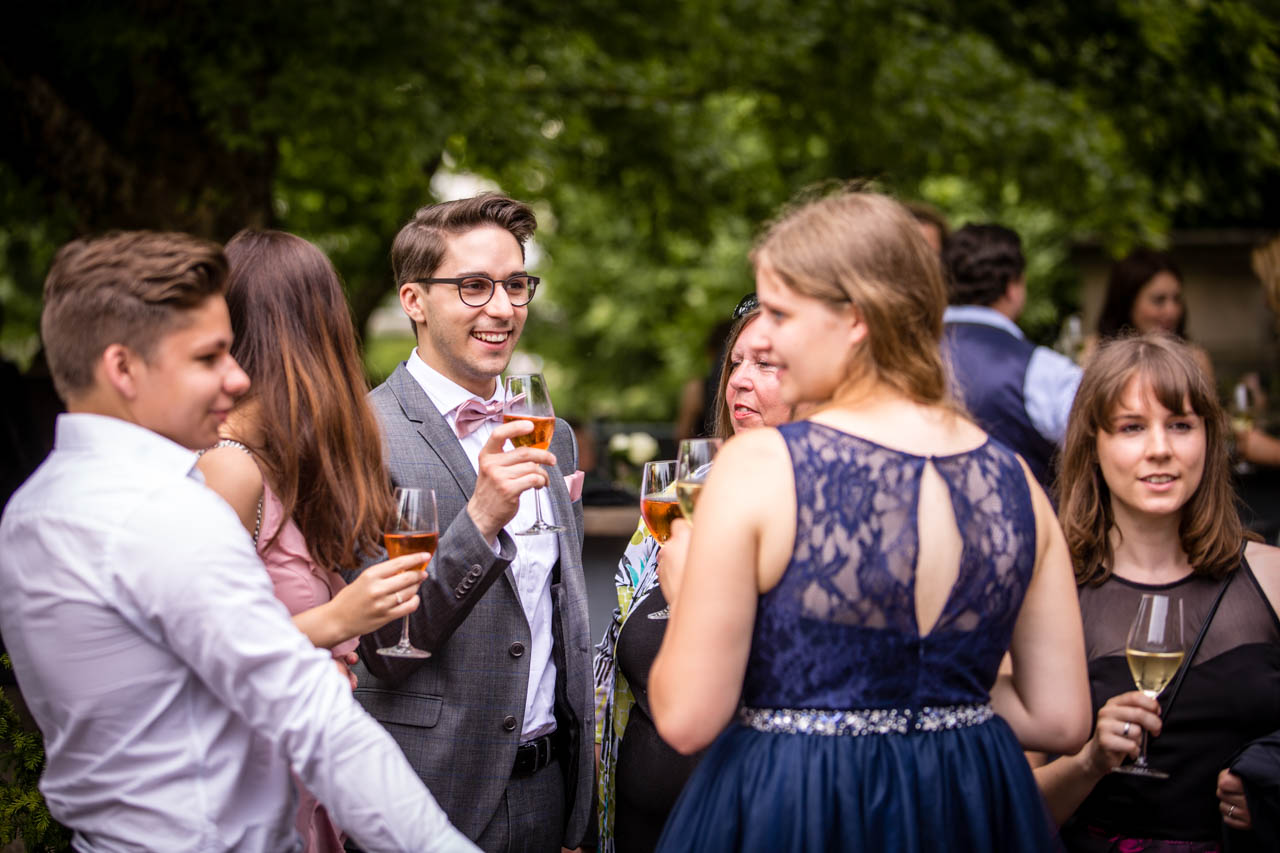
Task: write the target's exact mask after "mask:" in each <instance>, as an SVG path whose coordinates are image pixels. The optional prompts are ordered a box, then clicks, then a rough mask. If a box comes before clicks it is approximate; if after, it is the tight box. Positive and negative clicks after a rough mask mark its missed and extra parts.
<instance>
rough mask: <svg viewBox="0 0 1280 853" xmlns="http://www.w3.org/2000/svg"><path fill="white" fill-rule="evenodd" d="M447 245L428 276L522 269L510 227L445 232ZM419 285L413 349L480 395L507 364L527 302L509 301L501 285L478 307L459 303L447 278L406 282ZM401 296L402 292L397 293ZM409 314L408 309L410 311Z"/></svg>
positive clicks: (502, 274)
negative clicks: (441, 281)
mask: <svg viewBox="0 0 1280 853" xmlns="http://www.w3.org/2000/svg"><path fill="white" fill-rule="evenodd" d="M446 242H447V248H446V249H445V253H444V259H443V260H442V261H441V262H440V266H439V267H438V268H437V269H436V270H435V271H434V272H432V273H431V276H430V277H431V278H460V277H462V276H466V275H472V274H476V273H479V274H482V275H486V276H488V277H489V278H492V279H496V280H499V281H500V280H503V279H506V278H508V277H509V276H512V275H516V274H518V273H523V272H524V271H525V269H524V254H523V253H522V252H521V250H520V244H519V243H518V242H517V241H516V238H515V237H514V236H512V234H511V232H509V231H507V230H506V229H505V228H502V227H499V226H497V225H482V226H480V227H478V228H473V229H471V230H470V231H464V232H462V233H460V234H454V235H451V236H449V237H447V238H446ZM406 287H413V288H416V289H417V290H418V293H417V294H416V295H418V296H419V298H418V299H417V300H416V302H417V304H418V305H419V306H421V311H422V316H423V319H421V320H419V319H418V318H417V317H415V318H414V319H415V321H416V322H417V325H418V355H419V356H420V357H421V358H422V360H423V361H425V362H426V363H427V364H428V365H430V366H431V367H433V368H434V369H436V370H438V371H439V372H440V373H442V374H444V375H445V376H447V377H448V378H450V379H452V380H453V381H454V382H456V383H458V384H459V385H461V386H462V387H463V388H466V389H467V390H468V391H471V392H472V393H473V394H477V395H479V396H480V397H482V398H487V397H489V396H490V395H491V394H492V393H493V391H494V380H495V379H496V377H497V376H498V375H499V374H500V373H502V371H503V370H505V369H506V367H507V362H509V361H510V360H511V354H512V353H513V352H514V351H515V347H516V341H518V340H519V339H520V332H521V331H522V330H523V329H524V321H525V318H526V317H528V315H529V307H528V306H527V305H521V306H519V307H517V306H513V305H512V304H511V301H510V300H509V299H508V298H507V293H506V291H505V290H504V289H503V288H502V287H501V286H499V287H495V288H494V293H493V298H492V299H490V300H489V302H488V303H487V304H485V305H483V306H481V307H479V308H472V307H471V306H469V305H466V304H464V303H463V301H462V300H461V299H460V298H459V296H458V288H457V287H455V286H453V285H451V284H429V285H427V284H410V285H406ZM402 301H403V296H402ZM411 316H412V315H411Z"/></svg>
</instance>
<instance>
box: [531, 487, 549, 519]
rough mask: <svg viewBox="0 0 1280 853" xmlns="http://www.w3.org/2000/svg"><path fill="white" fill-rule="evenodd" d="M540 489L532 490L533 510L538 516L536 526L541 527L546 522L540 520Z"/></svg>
mask: <svg viewBox="0 0 1280 853" xmlns="http://www.w3.org/2000/svg"><path fill="white" fill-rule="evenodd" d="M541 492H542V489H534V490H533V511H534V513H536V514H537V516H538V526H539V527H542V526H543V525H544V524H545V523H546V522H544V521H543V520H542V495H541V494H540V493H541Z"/></svg>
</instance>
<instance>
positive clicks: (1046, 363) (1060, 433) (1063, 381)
mask: <svg viewBox="0 0 1280 853" xmlns="http://www.w3.org/2000/svg"><path fill="white" fill-rule="evenodd" d="M942 322H943V323H980V324H982V325H984V326H994V327H995V328H997V329H1003V330H1004V331H1006V332H1008V333H1009V334H1011V335H1013V336H1014V337H1015V338H1018V339H1019V340H1026V338H1027V336H1026V335H1024V334H1023V333H1022V329H1019V328H1018V324H1017V323H1015V322H1013V321H1012V320H1010V319H1009V318H1008V317H1006V316H1005V315H1004V314H1001V313H1000V312H999V311H997V310H996V309H994V308H989V307H987V306H985V305H948V306H947V309H946V312H945V313H944V314H943V315H942ZM1083 375H1084V371H1083V370H1082V369H1081V368H1080V365H1078V364H1076V363H1075V362H1074V361H1072V360H1071V359H1069V358H1067V357H1066V356H1065V355H1063V354H1062V353H1060V352H1055V351H1054V350H1051V349H1049V348H1048V347H1039V346H1038V347H1036V348H1035V349H1034V350H1032V352H1031V360H1030V361H1028V362H1027V373H1026V376H1025V377H1024V378H1023V380H1022V399H1023V400H1024V401H1025V404H1026V409H1027V419H1028V420H1030V421H1031V425H1032V426H1033V427H1035V428H1036V432H1038V433H1040V435H1041V436H1043V437H1044V438H1045V440H1046V441H1051V442H1053V443H1054V444H1059V445H1060V444H1062V442H1063V441H1064V440H1065V439H1066V437H1067V419H1068V417H1069V416H1070V415H1071V403H1072V402H1073V401H1074V400H1075V398H1076V389H1077V388H1079V387H1080V377H1081V376H1083Z"/></svg>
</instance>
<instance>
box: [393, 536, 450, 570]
mask: <svg viewBox="0 0 1280 853" xmlns="http://www.w3.org/2000/svg"><path fill="white" fill-rule="evenodd" d="M382 541H383V544H384V545H385V546H386V548H387V559H391V558H393V557H401V556H404V555H405V554H426V555H427V559H426V560H423V561H422V565H421V566H418V567H417V571H422V570H424V569H425V568H426V566H427V563H428V562H429V561H430V558H431V555H432V554H434V553H435V552H436V544H437V543H438V542H439V541H440V534H439V533H384V534H382ZM405 571H409V569H405Z"/></svg>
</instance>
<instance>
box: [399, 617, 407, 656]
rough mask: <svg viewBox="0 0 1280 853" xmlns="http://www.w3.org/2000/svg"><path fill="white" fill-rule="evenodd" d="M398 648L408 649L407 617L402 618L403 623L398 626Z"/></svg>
mask: <svg viewBox="0 0 1280 853" xmlns="http://www.w3.org/2000/svg"><path fill="white" fill-rule="evenodd" d="M400 648H402V649H407V648H409V617H408V616H406V617H404V622H403V623H402V624H401V625H400Z"/></svg>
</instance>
